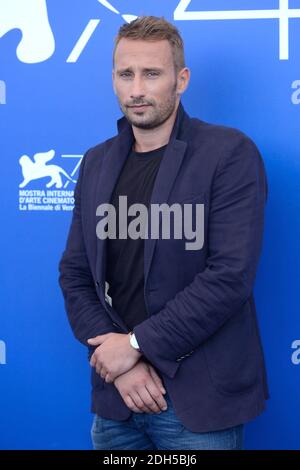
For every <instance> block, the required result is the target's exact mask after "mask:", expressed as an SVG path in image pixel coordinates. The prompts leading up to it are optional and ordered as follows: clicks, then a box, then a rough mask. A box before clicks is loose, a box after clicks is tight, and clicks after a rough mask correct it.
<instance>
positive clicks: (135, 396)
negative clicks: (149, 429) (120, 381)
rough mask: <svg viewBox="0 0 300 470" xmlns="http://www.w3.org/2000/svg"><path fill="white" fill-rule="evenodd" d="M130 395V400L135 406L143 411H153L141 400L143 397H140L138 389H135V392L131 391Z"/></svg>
mask: <svg viewBox="0 0 300 470" xmlns="http://www.w3.org/2000/svg"><path fill="white" fill-rule="evenodd" d="M130 397H131V399H132V401H133V402H134V404H135V406H137V407H138V408H139V409H140V410H141V411H142V412H143V413H153V411H152V410H151V408H149V407H148V406H147V405H146V403H145V401H144V400H143V398H142V397H141V394H140V393H139V391H136V392H134V391H132V392H131V393H130ZM148 401H149V400H148Z"/></svg>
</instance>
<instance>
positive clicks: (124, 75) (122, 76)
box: [119, 72, 132, 78]
mask: <svg viewBox="0 0 300 470" xmlns="http://www.w3.org/2000/svg"><path fill="white" fill-rule="evenodd" d="M119 75H120V77H121V78H131V77H132V73H131V72H121V73H120V74H119Z"/></svg>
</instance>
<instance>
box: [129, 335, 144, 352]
mask: <svg viewBox="0 0 300 470" xmlns="http://www.w3.org/2000/svg"><path fill="white" fill-rule="evenodd" d="M130 344H131V346H132V347H133V348H134V349H136V350H137V351H139V352H141V350H140V348H139V343H138V342H137V339H136V337H135V334H134V333H133V332H132V331H131V332H130Z"/></svg>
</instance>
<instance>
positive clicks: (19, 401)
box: [0, 0, 300, 449]
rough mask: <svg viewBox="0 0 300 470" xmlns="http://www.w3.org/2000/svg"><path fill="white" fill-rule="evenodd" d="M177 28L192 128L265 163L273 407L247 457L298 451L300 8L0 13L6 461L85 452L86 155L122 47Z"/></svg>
mask: <svg viewBox="0 0 300 470" xmlns="http://www.w3.org/2000/svg"><path fill="white" fill-rule="evenodd" d="M141 14H154V15H158V16H162V15H163V16H165V18H166V19H168V20H170V21H172V22H174V24H176V26H177V27H178V28H179V30H180V31H181V33H182V36H183V38H184V40H185V45H186V59H187V64H188V66H189V67H190V68H191V71H192V77H191V83H190V87H189V89H188V91H187V92H186V94H185V96H184V98H183V103H184V105H185V107H186V109H187V111H188V112H189V114H190V115H193V116H197V117H199V118H200V119H203V120H206V121H209V122H214V123H222V124H225V125H229V126H232V127H238V128H240V129H241V130H242V131H244V132H245V133H247V134H248V135H249V136H250V137H251V138H253V140H254V141H255V142H256V144H257V145H258V147H259V148H260V150H261V152H262V155H263V157H264V161H265V165H266V170H267V174H268V180H269V188H270V192H269V201H268V204H267V212H266V229H265V238H264V248H263V255H262V258H261V262H260V266H259V272H258V276H257V282H256V288H255V291H256V300H257V310H258V316H259V323H260V327H261V332H262V337H263V342H264V349H265V354H266V362H267V367H268V375H269V383H270V392H271V400H270V401H269V402H268V407H267V411H266V412H265V413H264V414H263V415H262V416H260V417H259V418H258V419H256V420H255V422H253V423H250V424H249V425H248V426H247V431H246V447H247V448H248V449H299V448H300V442H299V432H298V431H299V423H300V408H299V390H300V381H299V372H300V325H299V310H300V299H299V281H300V250H299V239H300V222H299V209H300V191H299V190H300V184H299V182H300V160H299V136H300V119H299V118H300V67H299V66H300V47H299V45H300V1H299V0H191V1H189V0H184V1H179V0H166V1H163V2H162V1H161V0H151V1H150V0H149V1H138V0H126V1H125V0H111V2H110V3H109V2H107V1H104V0H102V1H100V0H84V1H83V0H81V1H80V0H56V1H55V0H52V1H46V0H26V1H25V0H0V116H1V117H0V125H1V129H0V155H1V175H2V176H1V188H2V189H1V191H2V196H1V204H2V211H1V213H2V223H1V230H0V246H1V247H2V253H1V321H0V377H1V394H0V397H1V398H0V400H1V402H0V415H1V418H0V448H2V449H89V448H90V447H91V444H90V436H89V429H90V424H91V419H92V416H91V415H90V412H89V406H90V387H89V364H88V361H87V355H86V351H85V349H84V348H83V347H82V346H81V345H80V344H79V343H77V342H76V341H75V340H74V338H73V336H72V333H71V330H70V327H69V325H68V321H67V318H66V314H65V312H64V306H63V300H62V296H61V292H60V290H59V287H58V282H57V277H58V272H57V265H58V261H59V258H60V256H61V253H62V250H63V249H64V245H65V240H66V235H67V231H68V227H69V223H70V218H71V209H72V203H73V198H72V197H73V190H74V182H73V181H71V180H70V179H69V178H71V179H72V180H76V178H77V176H78V166H79V163H80V159H81V156H82V154H83V152H84V151H85V150H86V149H87V148H89V147H90V146H92V145H94V144H96V143H98V142H100V141H102V140H104V139H106V138H108V137H110V136H111V135H113V134H115V132H116V130H115V121H116V119H117V118H118V117H120V111H119V109H118V105H117V101H116V98H115V96H114V94H113V91H112V86H111V56H112V47H113V37H114V36H115V35H116V33H117V30H118V28H119V27H120V25H121V24H122V23H124V21H130V20H131V19H132V18H133V16H135V15H141Z"/></svg>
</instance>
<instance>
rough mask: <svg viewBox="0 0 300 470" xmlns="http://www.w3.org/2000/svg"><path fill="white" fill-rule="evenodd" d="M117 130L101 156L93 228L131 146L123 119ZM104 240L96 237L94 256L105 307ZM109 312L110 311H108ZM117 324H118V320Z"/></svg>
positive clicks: (110, 193) (128, 128)
mask: <svg viewBox="0 0 300 470" xmlns="http://www.w3.org/2000/svg"><path fill="white" fill-rule="evenodd" d="M118 128H119V130H120V134H119V135H118V136H117V137H116V139H115V140H114V141H113V143H112V145H111V147H110V148H109V149H108V150H107V151H105V150H104V156H103V163H102V166H101V172H100V175H99V181H98V184H97V191H96V196H95V220H96V223H95V227H96V224H97V222H98V220H97V219H96V208H97V207H98V206H99V205H101V204H105V203H109V202H110V200H111V196H112V193H113V190H114V187H115V185H116V182H117V180H118V177H119V175H120V172H121V170H122V167H123V165H124V163H125V160H126V159H127V156H128V154H129V152H130V149H131V147H132V144H133V134H132V130H131V126H130V125H129V124H128V122H127V120H126V119H125V118H122V119H120V120H119V121H118ZM105 247H106V240H101V239H99V238H98V237H97V255H96V273H97V280H98V281H99V283H100V286H101V297H102V300H103V303H104V305H105V306H107V305H106V301H105V274H106V249H105ZM110 310H111V309H110ZM116 319H118V323H120V318H119V317H118V318H116Z"/></svg>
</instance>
